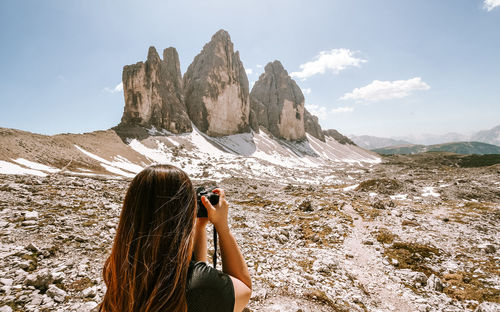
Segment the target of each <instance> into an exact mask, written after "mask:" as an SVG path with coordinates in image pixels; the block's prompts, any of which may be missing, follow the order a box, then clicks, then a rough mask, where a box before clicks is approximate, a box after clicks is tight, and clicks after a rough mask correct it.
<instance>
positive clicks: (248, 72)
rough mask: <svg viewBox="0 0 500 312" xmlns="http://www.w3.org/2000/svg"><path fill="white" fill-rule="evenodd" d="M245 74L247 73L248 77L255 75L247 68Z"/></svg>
mask: <svg viewBox="0 0 500 312" xmlns="http://www.w3.org/2000/svg"><path fill="white" fill-rule="evenodd" d="M245 72H246V73H247V75H251V74H252V73H253V70H252V69H251V68H247V69H245Z"/></svg>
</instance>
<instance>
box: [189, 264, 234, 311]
mask: <svg viewBox="0 0 500 312" xmlns="http://www.w3.org/2000/svg"><path fill="white" fill-rule="evenodd" d="M186 297H187V305H188V312H212V311H217V312H226V311H227V312H232V311H233V309H234V288H233V281H232V280H231V278H230V277H229V275H227V274H225V273H222V272H221V271H219V270H217V269H214V268H212V267H210V266H208V265H207V264H206V263H205V262H194V261H191V263H190V264H189V271H188V279H187V293H186Z"/></svg>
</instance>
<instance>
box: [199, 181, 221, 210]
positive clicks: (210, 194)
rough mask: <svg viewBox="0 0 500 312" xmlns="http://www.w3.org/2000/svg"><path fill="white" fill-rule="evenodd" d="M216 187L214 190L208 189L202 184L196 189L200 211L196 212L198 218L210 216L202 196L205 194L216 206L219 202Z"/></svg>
mask: <svg viewBox="0 0 500 312" xmlns="http://www.w3.org/2000/svg"><path fill="white" fill-rule="evenodd" d="M213 190H214V189H212V190H207V189H206V188H205V187H203V186H201V187H198V188H197V189H196V203H197V206H198V211H197V213H196V217H197V218H206V217H208V214H207V208H205V205H203V203H202V201H201V197H202V196H205V197H206V198H207V199H208V200H209V201H210V203H211V204H212V206H215V205H217V204H218V203H219V195H218V194H215V193H214V192H213Z"/></svg>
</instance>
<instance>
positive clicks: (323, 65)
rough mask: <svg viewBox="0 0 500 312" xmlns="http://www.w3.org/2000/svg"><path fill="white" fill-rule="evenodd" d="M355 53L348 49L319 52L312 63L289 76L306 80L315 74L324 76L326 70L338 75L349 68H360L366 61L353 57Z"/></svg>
mask: <svg viewBox="0 0 500 312" xmlns="http://www.w3.org/2000/svg"><path fill="white" fill-rule="evenodd" d="M354 54H355V52H354V51H351V50H349V49H333V50H330V51H321V52H319V54H318V55H317V56H316V57H315V59H314V60H313V61H310V62H307V63H305V64H302V65H300V66H299V67H300V69H301V70H300V71H298V72H293V73H291V74H290V76H292V77H295V78H300V79H303V80H305V79H307V78H309V77H311V76H314V75H316V74H324V73H325V71H326V70H330V71H332V72H333V73H334V74H338V73H339V72H341V71H342V70H344V69H346V68H347V67H349V66H355V67H360V66H361V64H362V63H366V62H367V61H366V60H363V59H360V58H357V57H355V56H354Z"/></svg>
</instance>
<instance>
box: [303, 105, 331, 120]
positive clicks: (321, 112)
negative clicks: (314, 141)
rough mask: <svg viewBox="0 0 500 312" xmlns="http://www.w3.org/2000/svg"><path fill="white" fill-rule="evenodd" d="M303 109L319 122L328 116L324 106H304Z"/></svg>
mask: <svg viewBox="0 0 500 312" xmlns="http://www.w3.org/2000/svg"><path fill="white" fill-rule="evenodd" d="M305 107H306V109H307V110H308V111H309V113H311V114H312V115H314V116H316V117H318V118H319V119H321V120H325V119H326V117H327V115H328V109H327V108H326V107H324V106H319V105H314V104H308V105H305Z"/></svg>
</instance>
